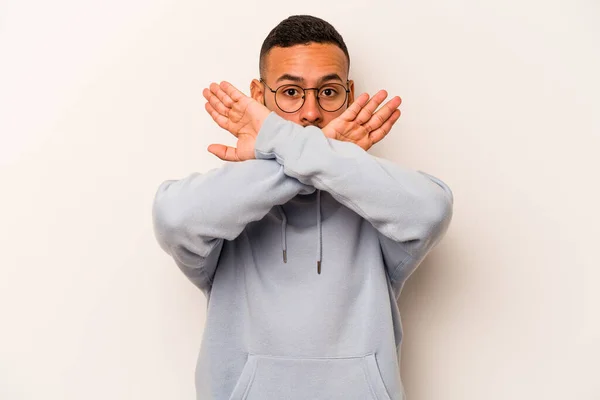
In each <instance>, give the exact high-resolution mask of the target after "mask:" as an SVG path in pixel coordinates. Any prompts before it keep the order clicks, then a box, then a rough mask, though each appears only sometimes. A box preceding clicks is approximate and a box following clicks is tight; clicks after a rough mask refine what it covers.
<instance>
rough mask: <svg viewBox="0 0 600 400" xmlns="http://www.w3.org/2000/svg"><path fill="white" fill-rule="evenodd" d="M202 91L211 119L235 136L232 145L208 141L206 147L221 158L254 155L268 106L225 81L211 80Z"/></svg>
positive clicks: (239, 158) (230, 159) (247, 158)
mask: <svg viewBox="0 0 600 400" xmlns="http://www.w3.org/2000/svg"><path fill="white" fill-rule="evenodd" d="M202 94H203V95H204V98H205V99H206V100H207V101H208V102H207V103H206V111H207V112H208V113H209V114H210V116H211V117H212V119H213V120H214V121H215V122H216V123H217V125H219V126H220V127H221V128H223V129H225V130H227V131H229V132H230V133H231V134H233V135H234V136H235V137H237V139H238V141H237V144H236V147H231V146H226V145H224V144H211V145H210V146H208V151H209V152H211V153H212V154H214V155H216V156H217V157H219V158H220V159H222V160H225V161H244V160H249V159H253V158H255V155H254V143H255V142H256V136H257V135H258V131H259V130H260V127H261V126H262V122H263V121H264V120H265V118H266V117H267V116H268V115H269V112H270V111H269V109H268V108H266V107H265V106H264V105H262V104H260V103H259V102H257V101H256V100H254V99H253V98H251V97H248V96H246V95H244V94H243V93H242V92H240V91H239V90H237V89H236V88H235V87H234V86H233V85H231V84H230V83H228V82H221V84H219V85H217V84H216V83H212V84H211V85H210V88H209V89H204V91H203V92H202Z"/></svg>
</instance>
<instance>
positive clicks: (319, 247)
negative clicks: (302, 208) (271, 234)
mask: <svg viewBox="0 0 600 400" xmlns="http://www.w3.org/2000/svg"><path fill="white" fill-rule="evenodd" d="M294 200H295V201H296V202H298V203H300V204H311V203H312V202H313V200H312V196H311V195H304V196H300V195H298V196H297V197H296V198H295V199H294ZM277 210H278V211H279V214H280V215H281V250H282V252H283V262H284V263H287V237H286V233H287V223H288V218H287V215H286V213H285V210H284V209H283V206H281V205H278V206H277ZM316 218H317V252H316V253H317V255H316V258H317V274H321V266H322V261H323V260H322V258H323V253H322V249H323V247H322V246H323V232H322V212H321V190H319V189H317V190H316Z"/></svg>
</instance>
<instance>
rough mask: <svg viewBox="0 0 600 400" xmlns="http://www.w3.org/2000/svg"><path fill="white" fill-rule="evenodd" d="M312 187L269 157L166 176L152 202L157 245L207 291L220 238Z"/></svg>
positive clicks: (232, 236)
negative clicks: (177, 177)
mask: <svg viewBox="0 0 600 400" xmlns="http://www.w3.org/2000/svg"><path fill="white" fill-rule="evenodd" d="M314 190H315V188H314V187H310V186H306V185H304V184H302V183H301V182H299V181H298V180H297V179H291V178H290V177H288V176H287V175H285V174H284V172H283V167H282V166H281V165H280V164H278V163H276V162H274V161H272V160H269V161H266V160H247V161H243V162H235V163H226V164H224V165H223V166H222V167H220V168H215V169H212V170H210V171H208V172H206V173H203V174H202V173H193V174H191V175H189V176H188V177H186V178H184V179H181V180H167V181H165V182H163V183H162V184H161V185H160V186H159V187H158V190H157V192H156V195H155V198H154V203H153V206H152V219H153V227H154V234H155V236H156V239H157V241H158V243H159V244H160V246H161V248H162V249H163V250H164V251H166V252H167V253H168V254H169V255H171V256H172V257H173V259H174V260H175V263H176V264H177V266H178V267H179V268H180V269H181V270H182V271H183V273H184V274H185V275H186V276H187V277H188V278H189V279H190V280H191V281H192V282H193V283H194V284H195V285H196V286H197V287H199V288H200V289H201V290H202V291H203V292H204V293H205V294H206V295H207V296H208V292H209V291H210V289H211V287H212V279H213V276H214V274H215V270H216V268H217V264H218V259H219V255H220V252H221V249H222V247H223V241H224V240H233V239H235V238H236V237H238V236H239V235H240V233H241V232H242V231H243V230H244V228H245V227H246V225H247V224H248V223H250V222H252V221H257V220H260V219H262V218H263V217H264V216H265V215H266V214H267V213H268V212H269V211H270V210H271V208H272V207H273V206H275V205H280V204H285V203H286V202H288V201H289V200H290V199H292V198H294V197H295V196H296V195H297V194H299V193H311V192H313V191H314Z"/></svg>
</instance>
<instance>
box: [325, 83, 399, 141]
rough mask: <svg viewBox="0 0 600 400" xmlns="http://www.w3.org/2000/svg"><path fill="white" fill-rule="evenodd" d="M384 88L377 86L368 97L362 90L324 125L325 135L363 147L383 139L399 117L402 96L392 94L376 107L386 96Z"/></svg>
mask: <svg viewBox="0 0 600 400" xmlns="http://www.w3.org/2000/svg"><path fill="white" fill-rule="evenodd" d="M387 95H388V94H387V92H386V91H385V90H380V91H379V92H377V93H376V94H375V96H373V97H372V98H371V100H369V94H368V93H363V94H361V95H360V96H358V97H357V98H356V100H355V101H354V103H352V104H351V105H350V107H348V109H347V110H346V111H344V113H343V114H342V115H340V116H339V117H337V118H336V119H334V120H333V121H331V122H329V124H327V125H326V126H325V127H324V128H323V133H324V134H325V136H327V137H328V138H332V139H337V140H341V141H344V142H353V143H355V144H357V145H359V146H360V147H362V148H363V149H364V150H365V151H366V150H369V149H370V148H371V146H373V145H374V144H375V143H377V142H379V141H380V140H381V139H383V138H384V137H385V136H386V135H387V134H388V133H389V132H390V130H391V129H392V126H393V125H394V124H395V123H396V121H398V118H400V110H399V109H398V107H400V104H401V103H402V99H401V98H400V97H398V96H396V97H393V98H392V99H391V100H389V101H388V102H387V103H386V104H385V105H384V106H383V107H381V108H380V109H379V110H378V111H375V110H377V107H379V105H380V104H381V103H383V101H384V100H385V99H386V98H387Z"/></svg>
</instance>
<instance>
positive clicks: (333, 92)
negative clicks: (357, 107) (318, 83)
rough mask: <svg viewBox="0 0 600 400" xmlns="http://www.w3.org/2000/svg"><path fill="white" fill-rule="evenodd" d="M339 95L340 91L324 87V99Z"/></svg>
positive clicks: (322, 90) (322, 94)
mask: <svg viewBox="0 0 600 400" xmlns="http://www.w3.org/2000/svg"><path fill="white" fill-rule="evenodd" d="M337 94H338V91H337V89H336V88H334V87H324V88H322V89H321V96H322V97H333V96H336V95H337Z"/></svg>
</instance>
